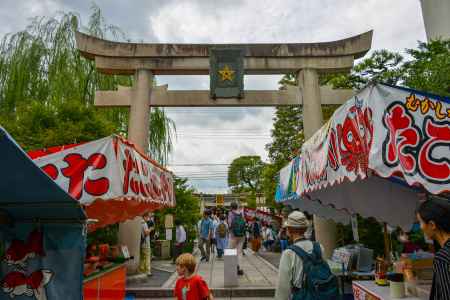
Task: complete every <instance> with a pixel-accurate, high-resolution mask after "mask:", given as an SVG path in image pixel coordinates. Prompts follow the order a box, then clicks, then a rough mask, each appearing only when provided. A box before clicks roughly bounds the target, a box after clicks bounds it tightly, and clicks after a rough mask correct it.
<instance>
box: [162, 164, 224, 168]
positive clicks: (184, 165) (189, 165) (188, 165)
mask: <svg viewBox="0 0 450 300" xmlns="http://www.w3.org/2000/svg"><path fill="white" fill-rule="evenodd" d="M228 165H230V164H226V163H198V164H168V166H175V167H178V166H183V167H191V166H195V167H196V166H228Z"/></svg>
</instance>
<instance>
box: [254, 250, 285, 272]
mask: <svg viewBox="0 0 450 300" xmlns="http://www.w3.org/2000/svg"><path fill="white" fill-rule="evenodd" d="M258 255H259V256H261V257H262V258H264V259H265V260H266V261H267V262H269V263H270V264H271V265H272V266H274V267H275V268H277V269H278V267H279V266H280V259H281V253H280V252H271V251H259V252H258Z"/></svg>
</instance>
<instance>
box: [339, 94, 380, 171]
mask: <svg viewBox="0 0 450 300" xmlns="http://www.w3.org/2000/svg"><path fill="white" fill-rule="evenodd" d="M362 104H363V100H359V99H358V98H357V97H355V105H354V106H352V107H351V108H350V109H349V112H348V114H347V116H346V118H345V120H344V122H343V124H338V125H337V138H338V145H337V147H338V149H339V153H340V157H341V165H342V166H345V169H346V170H347V172H353V173H355V174H357V173H359V172H363V173H367V169H368V167H369V152H370V147H371V145H372V139H373V124H372V111H371V109H370V108H368V107H366V108H365V109H364V111H363V109H362Z"/></svg>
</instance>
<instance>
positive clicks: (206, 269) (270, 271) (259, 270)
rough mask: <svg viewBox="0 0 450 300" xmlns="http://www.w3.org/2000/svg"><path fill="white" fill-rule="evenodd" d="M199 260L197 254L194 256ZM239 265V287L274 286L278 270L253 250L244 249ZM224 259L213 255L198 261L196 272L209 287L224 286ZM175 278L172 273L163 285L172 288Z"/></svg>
mask: <svg viewBox="0 0 450 300" xmlns="http://www.w3.org/2000/svg"><path fill="white" fill-rule="evenodd" d="M196 258H197V260H200V257H199V254H197V256H196ZM240 266H241V268H242V269H243V270H244V275H243V276H239V277H238V279H239V288H254V289H258V288H272V289H274V288H275V287H276V283H277V279H278V271H277V270H276V268H275V267H273V266H272V265H271V264H269V263H268V262H267V261H265V260H264V259H262V258H261V257H259V256H258V255H255V254H254V253H253V251H251V250H246V255H245V256H243V257H242V259H241V261H240ZM225 267H226V266H224V261H223V259H218V258H217V257H216V256H215V255H213V256H211V259H210V261H209V262H200V263H199V264H198V265H197V272H198V274H199V275H201V276H202V277H203V278H204V279H205V280H206V282H207V283H208V286H209V287H210V288H211V289H218V288H219V289H220V288H224V268H225ZM176 280H177V276H176V274H174V275H173V276H172V277H171V278H170V279H169V280H168V281H167V282H166V283H165V284H164V287H168V288H173V287H174V286H175V282H176Z"/></svg>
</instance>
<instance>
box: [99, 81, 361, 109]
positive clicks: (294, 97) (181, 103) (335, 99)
mask: <svg viewBox="0 0 450 300" xmlns="http://www.w3.org/2000/svg"><path fill="white" fill-rule="evenodd" d="M133 93H134V91H133V89H130V88H119V90H117V91H97V92H96V94H95V105H96V106H99V107H111V106H116V107H129V106H130V104H131V99H132V98H133ZM244 94H245V97H244V98H242V99H235V98H231V99H222V98H218V99H215V100H214V99H211V98H210V94H209V91H170V90H167V86H158V87H156V88H154V89H153V90H152V94H151V100H150V106H157V107H202V106H204V107H206V106H223V107H232V106H287V105H299V104H300V105H302V102H303V99H302V93H301V92H300V91H299V89H298V87H295V86H287V89H286V90H277V91H245V92H244ZM353 94H354V92H353V91H352V90H344V89H338V90H333V89H332V88H331V87H328V86H322V87H320V95H321V103H322V104H342V103H344V102H345V101H347V100H348V99H349V98H350V97H352V96H353Z"/></svg>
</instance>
